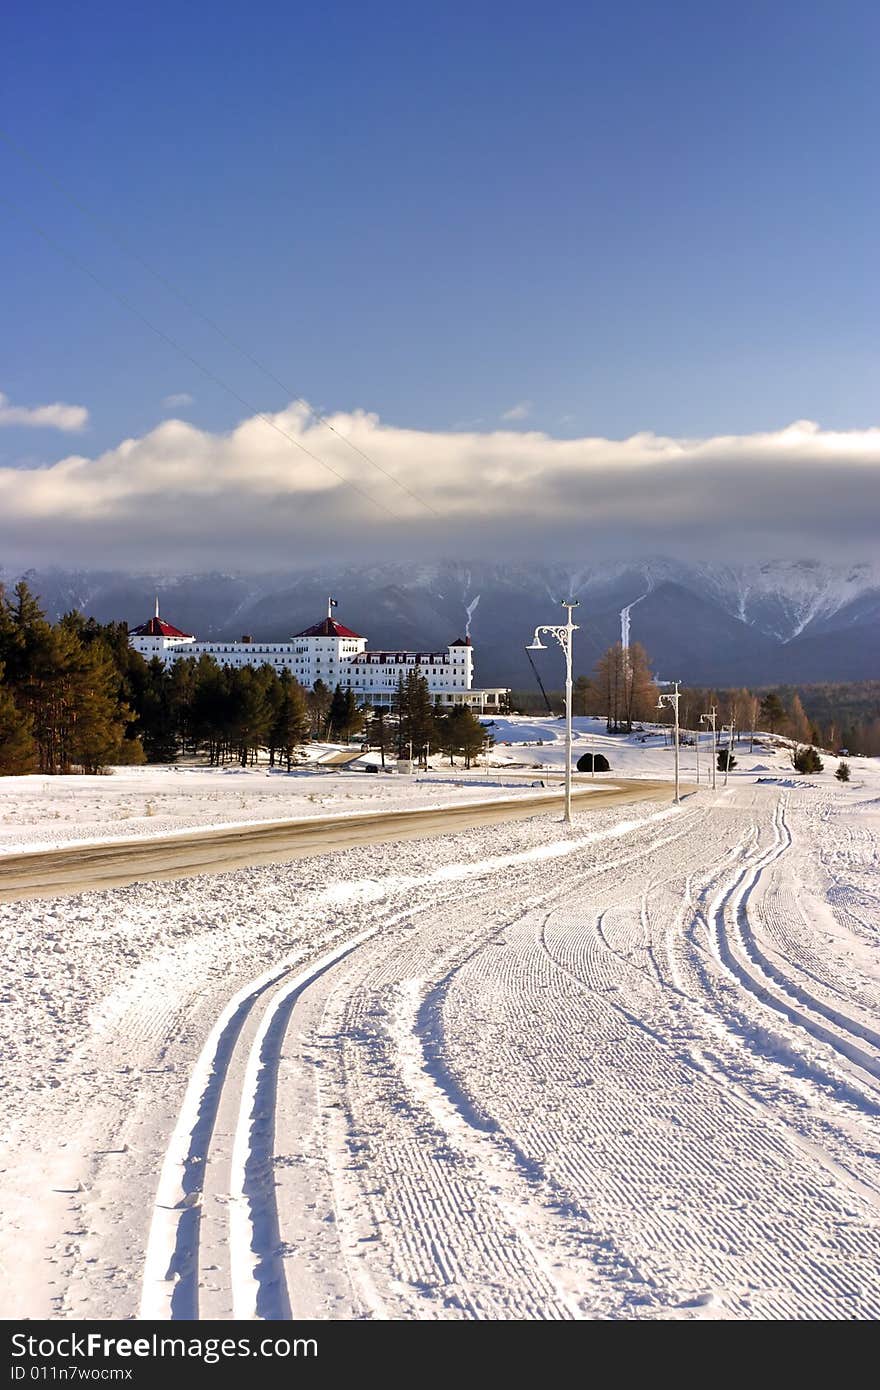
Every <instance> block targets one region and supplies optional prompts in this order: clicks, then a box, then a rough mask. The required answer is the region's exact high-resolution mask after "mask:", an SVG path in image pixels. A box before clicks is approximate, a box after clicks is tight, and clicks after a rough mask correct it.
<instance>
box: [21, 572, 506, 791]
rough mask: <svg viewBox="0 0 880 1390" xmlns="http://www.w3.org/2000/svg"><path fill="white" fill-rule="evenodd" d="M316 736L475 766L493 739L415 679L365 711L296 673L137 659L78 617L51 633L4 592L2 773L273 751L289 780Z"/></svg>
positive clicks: (244, 759)
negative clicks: (305, 683)
mask: <svg viewBox="0 0 880 1390" xmlns="http://www.w3.org/2000/svg"><path fill="white" fill-rule="evenodd" d="M309 740H326V741H330V742H340V743H350V742H351V741H353V740H357V741H359V742H360V743H361V744H362V746H363V747H364V748H375V749H378V751H379V752H380V759H381V763H382V766H383V767H384V766H385V760H386V755H387V754H389V753H396V755H397V756H398V757H404V756H411V757H412V758H413V759H414V760H415V761H417V762H418V763H420V764H421V765H423V766H427V760H428V757H429V755H430V753H431V752H434V753H442V754H444V755H448V757H449V758H450V761H452V760H453V759H455V758H462V759H464V763H465V766H466V767H470V766H471V765H472V763H473V761H474V759H475V758H476V757H477V756H478V755H479V754H480V752H481V751H482V750H483V749H484V747H485V746H486V744H487V741H488V742H491V740H489V739H488V738H487V732H486V729H485V728H484V727H483V725H482V724H481V723H480V720H479V719H478V717H477V715H476V714H475V713H474V711H473V710H472V709H470V708H469V707H467V706H461V705H456V706H454V707H453V708H452V709H451V710H450V711H448V712H447V711H443V710H441V709H440V708H439V707H438V706H437V704H435V702H434V700H433V698H432V695H431V692H430V689H429V687H428V682H427V681H426V680H425V678H424V676H422V675H420V674H419V673H418V672H417V671H412V672H410V673H409V674H408V676H407V677H406V679H404V678H403V677H401V679H400V681H399V682H398V685H397V689H396V690H395V692H394V695H393V699H392V702H391V708H390V709H387V708H386V709H383V708H381V707H378V706H377V707H371V706H370V705H369V704H360V703H359V702H358V699H357V696H356V695H355V693H354V691H352V690H349V689H347V688H344V687H342V686H337V687H336V688H335V690H331V689H330V688H329V687H328V686H327V685H325V684H324V682H323V681H321V680H318V681H316V682H315V685H314V687H313V688H312V689H311V690H305V689H304V688H303V687H302V686H301V685H300V684H299V682H298V681H297V680H296V679H295V678H294V677H293V676H292V675H291V674H290V672H289V671H282V672H281V673H280V674H279V673H278V672H277V671H276V670H275V668H274V667H272V666H270V665H268V664H266V665H262V666H243V667H229V666H221V665H220V664H219V663H218V662H216V661H215V660H214V659H213V657H210V656H201V657H198V658H194V657H193V658H181V659H178V660H177V661H175V662H173V663H172V664H171V665H169V666H166V665H165V664H164V662H162V661H161V660H160V659H159V658H158V657H154V658H153V659H152V660H151V661H146V660H145V659H144V658H143V657H142V656H141V655H140V653H139V652H136V651H134V650H133V648H132V647H131V646H130V645H129V641H128V629H127V628H126V626H125V624H124V623H106V624H101V623H97V622H96V621H95V620H94V619H91V618H84V617H83V616H82V614H81V613H78V612H71V613H68V614H66V615H65V616H64V617H63V618H62V619H61V620H60V621H59V622H57V623H50V622H48V621H47V619H46V617H45V614H44V613H43V611H42V610H41V608H40V606H39V604H38V602H37V600H36V599H35V598H34V596H33V594H31V592H30V590H29V588H28V586H27V584H26V583H24V582H21V583H19V584H17V585H16V586H15V588H14V590H13V591H12V593H11V594H8V595H7V594H6V592H5V591H4V590H3V588H2V586H0V774H5V775H8V774H18V773H27V772H44V773H70V772H75V771H76V772H91V773H94V772H99V771H101V769H102V768H104V767H107V766H112V765H118V764H136V763H144V762H150V763H169V762H174V761H176V759H177V758H178V757H180V756H186V755H189V756H201V757H206V758H207V760H208V762H209V763H210V764H212V765H214V766H220V765H223V764H225V763H228V762H238V763H239V764H240V765H241V766H243V767H244V766H248V765H249V764H252V763H254V762H255V761H256V759H257V758H258V756H261V755H263V754H267V755H268V759H269V764H270V766H273V767H274V766H277V767H286V768H287V770H288V771H289V770H290V768H291V767H292V765H293V762H294V759H295V758H296V755H297V750H298V749H300V748H301V747H302V746H303V745H304V744H305V743H307V742H308V741H309Z"/></svg>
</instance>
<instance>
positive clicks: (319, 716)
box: [306, 676, 332, 738]
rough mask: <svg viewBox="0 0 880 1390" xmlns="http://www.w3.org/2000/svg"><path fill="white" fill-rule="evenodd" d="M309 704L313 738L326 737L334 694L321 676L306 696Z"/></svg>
mask: <svg viewBox="0 0 880 1390" xmlns="http://www.w3.org/2000/svg"><path fill="white" fill-rule="evenodd" d="M306 698H307V700H308V705H309V721H310V728H311V733H312V738H325V737H326V735H327V718H328V715H329V713H330V703H331V699H332V696H331V694H330V689H329V687H328V686H327V685H325V683H324V682H323V681H322V680H321V678H320V676H319V677H318V679H317V680H316V681H315V684H314V685H313V686H312V688H311V690H310V691H309V694H308V696H307V697H306Z"/></svg>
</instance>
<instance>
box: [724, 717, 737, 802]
mask: <svg viewBox="0 0 880 1390" xmlns="http://www.w3.org/2000/svg"><path fill="white" fill-rule="evenodd" d="M735 727H736V726H735V725H734V722H733V716H731V719H730V723H729V724H722V726H721V732H722V733H724V732H725V731H726V732H727V761H726V763H725V765H724V785H725V787H726V786H727V779H728V777H729V775H730V760H731V758H732V757H733V731H734V728H735Z"/></svg>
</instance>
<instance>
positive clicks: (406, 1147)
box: [0, 721, 880, 1320]
mask: <svg viewBox="0 0 880 1390" xmlns="http://www.w3.org/2000/svg"><path fill="white" fill-rule="evenodd" d="M517 727H518V728H519V729H520V732H524V726H523V725H516V726H512V727H511V730H510V731H511V732H513V731H514V729H515V728H517ZM541 727H542V725H541V721H539V722H538V725H537V728H539V729H540V728H541ZM551 732H552V730H549V729H548V728H547V727H546V726H544V727H543V735H548V734H549V733H551ZM587 732H588V734H592V732H593V731H591V730H590V731H587ZM543 735H542V734H539V735H538V736H539V737H540V736H543ZM525 742H526V743H528V742H531V740H529V739H526V740H525ZM511 743H512V741H511ZM544 746H545V747H547V741H546V740H545V745H544ZM552 746H553V745H552V744H551V745H550V747H551V748H552ZM628 746H630V747H632V749H633V754H632V756H633V757H635V756H637V755H638V750H639V748H640V747H641V746H640V745H628ZM522 751H525V750H522ZM528 751H529V755H531V753H532V751H537V752H540V751H542V750H541V749H535V750H532V749H530V750H528ZM660 756H661V754H660V753H655V752H651V753H648V754H646V757H647V761H648V762H649V763H650V762H652V760H654V759H655V758H657V757H660ZM779 762H780V766H779V768H778V773H774V772H768V773H767V774H760V775H761V776H763V777H765V778H766V780H759V778H758V775H756V774H755V773H749V774H745V773H742V774H740V775H739V776H738V777H736V778H734V777H731V779H730V784H729V786H728V788H727V789H726V790H725V789H724V788H722V787H721V786H719V787H718V789H717V790H716V791H715V792H714V793H713V792H712V791H711V789H709V788H707V787H706V785H705V781H704V782H703V786H702V789H701V790H700V791H699V792H698V793H695V794H694V795H693V796H690V797H688V798H687V799H686V800H685V801H684V803H683V804H682V805H681V806H680V807H675V806H673V805H672V804H671V802H670V804H667V805H665V806H663V805H657V804H656V803H641V804H638V805H633V806H629V807H627V806H608V807H597V808H594V809H589V808H588V809H584V810H578V811H577V813H576V818H575V824H574V825H573V826H572V827H571V829H570V830H568V829H566V828H565V827H564V826H563V825H562V824H561V823H560V821H559V818H558V816H557V815H544V816H541V817H536V818H534V819H532V820H529V821H524V822H520V823H517V824H514V825H504V826H486V827H481V828H479V829H478V830H473V831H470V832H468V833H465V834H452V835H443V836H439V837H438V838H436V839H434V840H430V841H424V842H419V843H398V844H389V845H384V846H370V847H363V848H359V849H353V850H346V851H344V852H340V853H336V854H332V855H327V856H324V857H323V858H320V859H312V860H308V861H304V862H302V863H296V864H285V865H270V866H264V867H260V868H254V869H249V870H240V871H237V872H235V873H231V874H226V875H217V876H214V877H211V878H202V879H191V880H184V881H180V882H175V883H154V884H149V885H146V886H141V885H132V886H131V887H129V888H125V889H117V890H113V891H110V892H104V893H91V894H84V895H82V896H80V897H78V898H73V899H67V900H61V899H57V900H54V901H48V902H44V903H25V904H15V905H11V906H7V907H4V908H0V928H2V941H3V957H4V963H5V975H6V978H5V986H4V1010H3V1014H2V1016H0V1029H2V1037H0V1046H2V1052H3V1056H4V1058H5V1068H4V1070H5V1079H6V1114H7V1119H8V1124H9V1129H10V1132H9V1136H8V1139H7V1141H6V1143H5V1145H4V1150H3V1153H2V1154H0V1167H2V1168H3V1169H4V1179H3V1186H4V1202H3V1211H4V1216H3V1220H2V1229H0V1256H2V1257H3V1258H5V1260H6V1262H7V1264H10V1263H11V1262H12V1261H15V1267H16V1269H17V1271H18V1273H17V1275H16V1279H15V1280H14V1281H9V1282H8V1283H7V1285H6V1286H5V1287H4V1290H3V1294H2V1296H0V1299H2V1307H3V1312H4V1314H5V1315H6V1316H23V1315H26V1316H41V1315H48V1316H52V1317H58V1318H71V1317H73V1318H76V1317H86V1318H89V1317H112V1318H127V1317H136V1316H138V1315H141V1316H144V1317H158V1318H167V1319H169V1320H176V1319H181V1318H184V1319H185V1318H194V1317H200V1318H221V1319H226V1318H232V1317H246V1318H254V1317H256V1318H269V1319H274V1318H279V1317H288V1316H291V1315H292V1316H295V1317H296V1316H315V1317H319V1318H328V1319H338V1318H365V1317H366V1318H369V1317H372V1318H377V1317H378V1318H393V1319H401V1318H417V1319H447V1318H451V1319H461V1318H464V1319H474V1318H477V1319H480V1318H490V1319H523V1318H527V1319H545V1318H550V1319H565V1320H568V1319H581V1318H607V1319H618V1318H624V1319H640V1318H650V1319H658V1318H659V1319H669V1318H672V1319H686V1320H693V1319H701V1318H707V1317H708V1318H722V1319H726V1318H733V1319H750V1318H763V1319H767V1318H857V1319H863V1318H875V1317H877V1315H878V1313H880V1302H878V1292H877V1291H878V1288H880V1280H878V1274H880V1170H878V1165H877V1159H876V1154H877V1152H878V1149H880V1145H878V1139H880V1134H878V1128H880V1124H878V1118H880V1030H878V1028H877V1022H876V1020H877V1017H878V1004H880V969H878V940H880V773H878V769H877V768H876V766H875V764H874V763H873V762H869V761H866V762H865V763H864V765H863V766H858V768H857V770H855V771H854V781H853V783H852V784H850V786H848V787H840V786H838V785H837V784H836V783H835V782H834V780H833V778H832V777H831V776H829V774H828V773H827V772H826V773H825V774H823V775H822V777H821V778H814V779H793V778H791V777H786V776H785V775H783V773H784V769H783V766H782V761H781V755H780V758H779ZM646 770H647V769H646ZM23 1249H24V1250H27V1253H28V1258H27V1261H26V1262H24V1263H22V1261H21V1252H22V1250H23Z"/></svg>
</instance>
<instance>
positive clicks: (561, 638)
mask: <svg viewBox="0 0 880 1390" xmlns="http://www.w3.org/2000/svg"><path fill="white" fill-rule="evenodd" d="M577 606H578V600H577V599H576V598H571V599H563V600H562V607H563V608H565V609H567V610H568V622H567V623H566V624H565V626H564V627H562V626H553V625H551V626H549V627H548V626H546V625H544V626H541V627H536V628H535V635H534V637H533V639H532V641H531V642H530V643H529V645H528V647H526V651H533V652H542V651H545V650H546V644H545V643H544V642H542V641H541V637H540V634H541V633H542V632H549V634H550V636H551V637H555V638H556V641H557V642H558V643H559V645H560V647H561V648H562V650H563V652H564V653H565V817H564V819H565V824H566V825H571V639H572V634H573V633H575V632H577V631H578V630H579V629H578V624H577V623H573V622H572V620H571V614H572V610H573V609H574V608H577Z"/></svg>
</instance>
